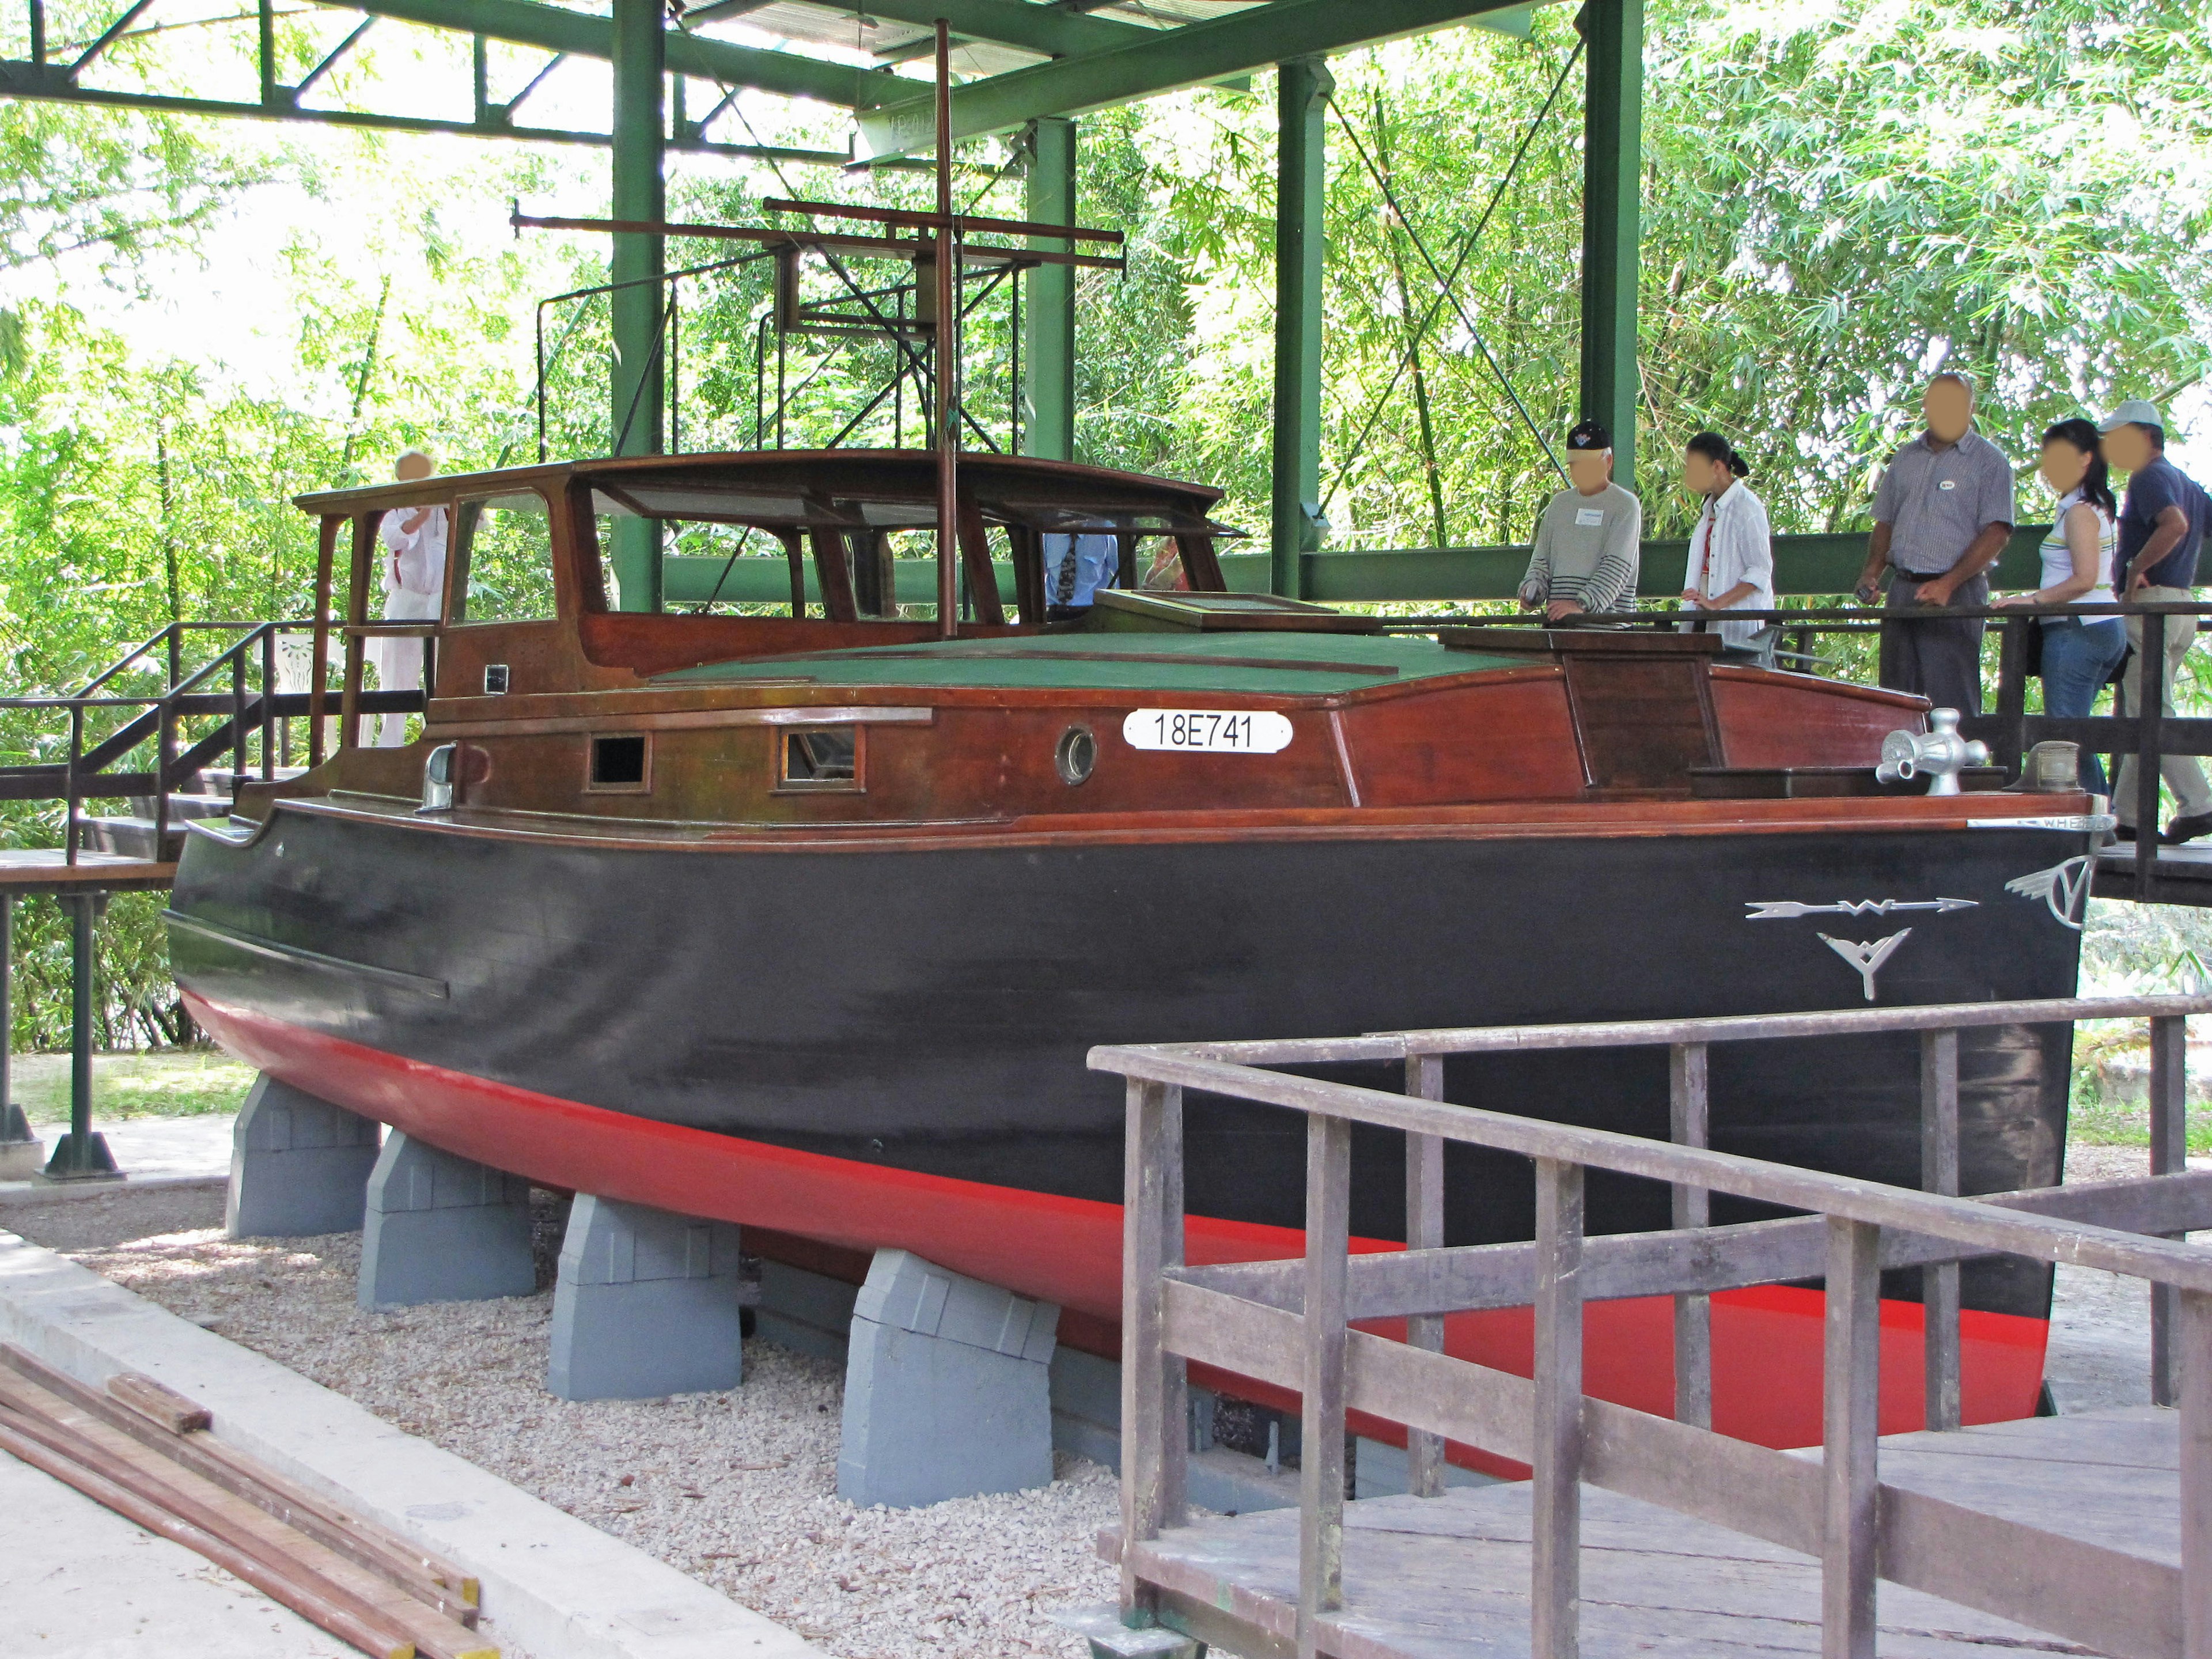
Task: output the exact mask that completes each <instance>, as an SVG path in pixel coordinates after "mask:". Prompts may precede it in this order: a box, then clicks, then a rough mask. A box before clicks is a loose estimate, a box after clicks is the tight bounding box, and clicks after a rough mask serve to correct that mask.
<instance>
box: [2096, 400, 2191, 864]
mask: <svg viewBox="0 0 2212 1659" xmlns="http://www.w3.org/2000/svg"><path fill="white" fill-rule="evenodd" d="M2097 430H2098V431H2100V432H2101V433H2103V434H2104V435H2105V442H2104V453H2105V464H2106V465H2107V466H2110V467H2112V468H2115V469H2117V470H2118V471H2123V472H2125V473H2126V474H2127V475H2128V496H2127V500H2125V501H2123V502H2121V503H2120V526H2119V529H2120V538H2119V539H2120V545H2119V551H2118V554H2117V555H2116V556H2115V559H2114V565H2113V571H2112V588H2113V591H2114V592H2116V593H2118V595H2119V597H2120V598H2121V599H2124V600H2128V601H2131V602H2133V601H2143V602H2148V603H2158V602H2160V601H2164V602H2167V603H2171V604H2175V605H2187V604H2190V603H2191V601H2193V600H2194V599H2196V597H2197V596H2196V594H2195V593H2193V592H2191V589H2192V588H2193V587H2195V586H2196V585H2197V553H2198V552H2199V550H2202V548H2203V544H2204V526H2205V524H2206V521H2207V520H2208V519H2212V501H2208V499H2207V498H2206V496H2205V494H2204V492H2203V490H2202V489H2199V488H2198V487H2197V483H2196V482H2195V480H2193V479H2191V477H2189V476H2188V475H2187V474H2186V473H2185V472H2184V471H2182V470H2181V469H2180V468H2179V467H2178V466H2176V465H2174V464H2173V463H2172V461H2169V460H2167V459H2166V418H2165V416H2162V415H2160V413H2159V411H2158V405H2157V404H2152V403H2146V402H2145V401H2144V400H2143V399H2142V398H2129V399H2128V400H2127V401H2126V402H2125V403H2124V404H2121V405H2120V406H2119V407H2118V409H2116V410H2113V411H2112V414H2111V416H2108V417H2107V418H2106V419H2105V420H2104V421H2102V422H2099V423H2098V427H2097ZM2142 635H2143V619H2142V617H2129V618H2128V643H2129V644H2130V645H2131V646H2133V647H2135V650H2134V652H2133V653H2132V654H2131V655H2130V657H2129V658H2128V665H2127V671H2126V673H2125V676H2124V678H2123V680H2122V682H2121V687H2120V690H2121V697H2120V701H2122V702H2124V703H2125V705H2126V707H2127V708H2128V710H2129V711H2130V712H2132V711H2134V710H2135V709H2137V708H2142V702H2143V697H2144V691H2143V684H2142V672H2143V654H2142ZM2196 637H2197V618H2196V617H2193V616H2176V615H2169V616H2168V617H2166V660H2165V661H2164V662H2162V663H2160V665H2159V683H2160V696H2162V697H2163V699H2164V701H2165V704H2166V713H2167V714H2172V713H2173V674H2174V671H2175V670H2176V669H2178V668H2179V667H2180V666H2181V659H2183V658H2184V657H2185V656H2187V655H2188V654H2189V647H2190V644H2191V641H2193V640H2195V639H2196ZM2135 769H2136V763H2135V757H2133V756H2132V755H2130V756H2128V757H2125V758H2124V759H2123V760H2122V761H2121V762H2120V775H2119V778H2118V781H2116V782H2115V783H2114V784H2113V786H2112V790H2113V793H2112V814H2113V816H2114V817H2117V818H2118V819H2119V821H2120V824H2119V828H2118V830H2117V831H2115V833H2116V834H2117V835H2118V836H2119V837H2120V839H2121V840H2123V841H2133V840H2134V839H2135V838H2136V825H2135V817H2136V778H2135ZM2159 774H2160V776H2162V777H2163V778H2164V779H2165V780H2166V787H2167V788H2169V789H2171V790H2172V791H2173V799H2174V801H2175V804H2176V805H2179V807H2180V809H2181V810H2180V811H2179V812H2178V813H2177V814H2175V816H2174V818H2173V821H2172V823H2169V824H2167V825H2166V835H2165V836H2164V840H2165V841H2166V843H2167V844H2168V845H2169V846H2170V845H2172V844H2173V843H2175V842H2185V841H2191V840H2193V839H2195V838H2196V837H2197V836H2202V835H2204V834H2206V833H2208V832H2212V788H2208V787H2206V786H2205V782H2204V769H2203V767H2201V766H2199V765H2198V764H2197V757H2196V756H2194V755H2166V756H2164V757H2161V758H2160V763H2159Z"/></svg>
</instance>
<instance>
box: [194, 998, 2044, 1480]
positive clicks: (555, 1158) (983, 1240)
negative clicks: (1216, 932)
mask: <svg viewBox="0 0 2212 1659" xmlns="http://www.w3.org/2000/svg"><path fill="white" fill-rule="evenodd" d="M185 1002H186V1004H187V1006H189V1007H190V1008H191V1013H192V1016H193V1018H196V1019H197V1020H198V1021H199V1022H200V1024H202V1025H203V1026H204V1027H205V1028H206V1029H207V1030H209V1031H210V1032H211V1033H213V1034H214V1036H216V1040H217V1041H219V1042H221V1043H222V1046H223V1047H224V1048H227V1049H228V1050H229V1051H230V1052H231V1053H232V1054H235V1055H237V1056H238V1057H239V1058H240V1060H245V1061H246V1063H248V1064H250V1065H252V1066H258V1068H260V1069H261V1070H263V1071H264V1072H267V1073H270V1075H271V1076H273V1077H276V1078H278V1079H282V1080H283V1081H284V1082H286V1083H289V1084H291V1085H294V1086H295V1087H296V1088H299V1089H301V1090H304V1091H306V1092H307V1093H309V1094H312V1095H314V1096H316V1097H319V1098H320V1099H324V1100H327V1101H330V1102H331V1103H333V1104H336V1105H338V1106H343V1107H344V1108H346V1109H348V1110H349V1111H354V1112H358V1113H360V1114H361V1115H363V1116H366V1117H374V1118H376V1119H379V1120H380V1121H383V1122H385V1123H388V1124H390V1125H392V1127H395V1128H398V1129H401V1130H404V1132H405V1133H408V1134H410V1135H412V1136H414V1137H416V1139H421V1140H423V1141H427V1142H428V1143H429V1144H430V1145H432V1146H438V1147H441V1148H443V1149H444V1150H446V1151H447V1152H454V1153H457V1154H459V1156H461V1157H463V1158H474V1159H476V1160H477V1162H479V1163H482V1164H489V1165H491V1166H493V1167H495V1168H497V1169H501V1170H507V1171H508V1172H509V1173H511V1174H514V1175H520V1176H527V1177H528V1178H530V1179H531V1180H532V1181H534V1182H539V1183H541V1184H543V1185H545V1186H549V1187H559V1188H567V1189H569V1190H572V1191H579V1192H589V1193H594V1194H599V1195H600V1196H602V1197H605V1198H612V1199H618V1200H626V1201H629V1202H631V1203H636V1204H647V1205H652V1206H656V1207H658V1208H661V1209H665V1210H671V1211H674V1212H678V1213H680V1214H684V1215H696V1216H702V1217H708V1218H713V1219H716V1220H723V1221H732V1222H736V1223H738V1224H740V1225H745V1226H750V1227H756V1228H766V1229H769V1230H772V1231H777V1232H783V1233H789V1234H793V1235H795V1236H797V1237H800V1238H806V1239H813V1240H817V1241H819V1242H820V1243H825V1244H829V1245H832V1246H836V1247H840V1248H842V1249H851V1250H858V1251H869V1250H873V1249H883V1248H889V1249H907V1250H912V1251H914V1252H915V1254H916V1255H921V1256H922V1257H925V1258H926V1259H927V1260H929V1261H934V1262H937V1263H939V1265H940V1266H943V1267H948V1268H951V1270H952V1271H954V1272H956V1273H967V1274H969V1275H970V1276H971V1277H973V1278H976V1279H982V1280H984V1281H986V1282H987V1283H989V1284H993V1285H1003V1286H1005V1287H1006V1289H1009V1290H1012V1291H1018V1292H1019V1293H1021V1294H1022V1295H1024V1296H1033V1297H1040V1298H1042V1299H1043V1300H1046V1301H1049V1302H1055V1303H1058V1304H1060V1305H1061V1306H1062V1307H1064V1308H1067V1309H1072V1310H1077V1311H1078V1312H1079V1313H1082V1314H1085V1315H1087V1316H1090V1318H1088V1319H1085V1320H1084V1321H1081V1322H1074V1321H1070V1322H1066V1324H1064V1325H1063V1328H1062V1336H1063V1340H1070V1341H1071V1342H1073V1344H1074V1345H1075V1346H1081V1347H1085V1348H1097V1349H1100V1350H1103V1352H1106V1353H1107V1355H1108V1357H1109V1358H1110V1357H1112V1356H1113V1346H1114V1344H1113V1328H1114V1326H1115V1323H1116V1322H1118V1320H1119V1318H1120V1316H1121V1206H1119V1205H1115V1204H1101V1203H1097V1202H1094V1201H1091V1200H1085V1199H1071V1198H1059V1197H1054V1196H1053V1195H1052V1194H1045V1193H1035V1192H1027V1191H1023V1190H1020V1189H1018V1188H1010V1187H998V1186H988V1185H985V1184H982V1183H980V1182H964V1181H953V1180H948V1179H946V1178H945V1177H943V1176H927V1175H918V1174H915V1173H913V1172H911V1171H908V1170H890V1169H883V1168H878V1167H876V1166H872V1165H869V1164H857V1163H854V1162H852V1161H850V1160H848V1159H843V1158H825V1157H823V1156H821V1155H819V1154H817V1153H812V1152H794V1151H791V1150H789V1149H787V1148H784V1147H780V1146H767V1145H764V1144H763V1143H761V1142H758V1141H751V1140H744V1139H738V1138H736V1137H734V1136H730V1135H723V1134H715V1133H708V1132H707V1131H704V1130H699V1129H690V1128H684V1127H679V1126H677V1125H673V1124H667V1123H657V1122H654V1121H651V1120H649V1119H646V1118H641V1117H633V1116H630V1115H627V1114H624V1113H621V1112H611V1111H607V1110H605V1109H602V1108H599V1107H595V1106H586V1105H581V1104H579V1103H576V1102H574V1101H568V1100H562V1099H560V1098H557V1097H554V1096H550V1095H543V1094H537V1093H533V1092H532V1091H529V1090H526V1089H518V1088H513V1087H510V1086H508V1085H503V1084H499V1083H493V1082H488V1081H486V1080H485V1079H482V1078H477V1077H471V1076H470V1075H468V1074H467V1073H461V1072H454V1071H450V1070H447V1069H445V1068H443V1067H440V1066H428V1065H424V1064H422V1063H421V1062H418V1061H415V1060H404V1059H402V1058H400V1057H398V1056H397V1055H393V1054H386V1053H383V1052H381V1051H380V1050H377V1049H374V1048H364V1047H362V1046H361V1045H360V1044H357V1043H352V1042H345V1041H343V1039H341V1038H337V1037H332V1036H325V1035H323V1034H321V1033H319V1032H314V1031H309V1030H302V1029H301V1028H299V1027H297V1026H293V1025H289V1024H284V1023H283V1022H281V1021H277V1020H273V1019H270V1018H268V1017H267V1016H265V1015H263V1014H259V1013H257V1012H253V1011H252V1010H250V1009H246V1008H241V1007H238V1006H226V1005H222V1004H216V1003H213V1002H210V1001H209V1000H206V999H204V998H202V997H198V996H196V995H193V994H190V993H187V994H186V995H185ZM1352 1248H1353V1249H1355V1250H1360V1251H1379V1250H1395V1249H1401V1248H1402V1246H1401V1245H1399V1244H1397V1243H1394V1242H1391V1241H1389V1240H1381V1239H1355V1240H1354V1241H1353V1243H1352ZM1185 1249H1186V1251H1187V1253H1188V1258H1189V1260H1190V1261H1193V1262H1194V1263H1198V1264H1203V1265H1211V1264H1212V1263H1217V1262H1226V1261H1271V1260H1280V1259H1283V1258H1285V1257H1295V1256H1299V1255H1304V1249H1305V1244H1304V1236H1303V1234H1301V1233H1299V1232H1298V1231H1295V1230H1292V1229H1289V1228H1283V1227H1267V1226H1259V1225H1252V1224H1248V1223H1243V1222H1236V1221H1225V1220H1222V1219H1219V1218H1213V1217H1208V1216H1200V1215H1194V1216H1191V1217H1190V1218H1189V1219H1188V1224H1187V1225H1186V1228H1185ZM1822 1304H1823V1297H1822V1294H1821V1292H1820V1291H1814V1290H1802V1289H1794V1288H1790V1287H1788V1286H1782V1285H1767V1286H1762V1287H1759V1288H1758V1289H1754V1290H1747V1291H1728V1292H1724V1293H1723V1294H1722V1295H1719V1296H1716V1297H1714V1298H1713V1320H1712V1325H1713V1414H1714V1421H1715V1425H1716V1426H1717V1427H1718V1428H1719V1429H1721V1430H1722V1431H1723V1432H1725V1433H1728V1434H1731V1435H1735V1436H1736V1437H1739V1438H1741V1439H1745V1440H1750V1441H1754V1442H1757V1443H1759V1444H1762V1445H1767V1446H1778V1447H1787V1446H1805V1445H1813V1444H1816V1443H1819V1441H1820V1363H1821V1322H1822ZM1094 1321H1096V1322H1103V1328H1101V1327H1099V1326H1096V1325H1094V1324H1093V1322H1094ZM1584 1322H1585V1329H1586V1332H1587V1338H1586V1348H1585V1355H1584V1359H1583V1386H1584V1387H1585V1388H1586V1389H1588V1390H1589V1392H1590V1393H1591V1394H1593V1395H1596V1396H1598V1397H1599V1398H1601V1399H1605V1400H1610V1401H1615V1402H1617V1403H1618V1404H1620V1405H1624V1406H1629V1407H1634V1408H1635V1409H1637V1410H1639V1411H1646V1412H1652V1413H1657V1414H1660V1415H1662V1416H1664V1415H1671V1414H1672V1412H1673V1408H1674V1407H1673V1402H1674V1309H1673V1304H1672V1301H1671V1299H1670V1298H1668V1297H1634V1298H1631V1299H1628V1300H1624V1301H1613V1302H1599V1303H1593V1304H1590V1306H1589V1309H1588V1310H1587V1311H1586V1313H1585V1315H1584ZM1071 1327H1074V1328H1071ZM1085 1327H1088V1329H1085ZM1375 1328H1376V1329H1379V1330H1383V1331H1386V1332H1387V1331H1388V1330H1389V1324H1388V1322H1382V1323H1378V1325H1377V1326H1376V1327H1375ZM1922 1330H1923V1324H1922V1317H1921V1310H1920V1307H1919V1305H1918V1304H1916V1303H1902V1302H1886V1303H1884V1304H1882V1310H1881V1431H1882V1432H1883V1433H1885V1434H1892V1433H1898V1432H1901V1431H1907V1430H1913V1429H1918V1428H1921V1427H1923V1425H1924V1420H1925V1410H1926V1406H1925V1396H1924V1395H1923V1387H1922V1367H1921V1347H1922V1342H1921V1334H1922ZM2047 1333H2048V1327H2047V1325H2046V1323H2045V1322H2044V1321H2042V1320H2039V1319H2029V1318H2023V1317H2021V1316H2018V1315H2014V1314H1998V1313H1984V1312H1978V1311H1972V1310H1969V1311H1968V1312H1967V1313H1966V1315H1965V1316H1963V1318H1962V1320H1961V1331H1960V1348H1961V1358H1960V1364H1961V1372H1962V1376H1961V1383H1962V1390H1963V1400H1964V1409H1965V1417H1966V1421H1967V1422H1969V1423H1994V1422H2002V1421H2006V1420H2008V1419H2014V1418H2020V1417H2026V1416H2028V1415H2030V1414H2031V1413H2033V1411H2034V1409H2035V1402H2036V1395H2037V1392H2038V1390H2039V1388H2040V1387H2041V1384H2042V1379H2043V1357H2044V1344H2045V1337H2046V1335H2047ZM1445 1346H1446V1348H1447V1350H1448V1351H1449V1352H1450V1353H1452V1354H1453V1355H1455V1357H1457V1358H1462V1359H1468V1360H1473V1361H1475V1362H1477V1363H1479V1364H1485V1365H1491V1366H1495V1367H1497V1368H1498V1369H1500V1370H1509V1371H1513V1372H1516V1373H1518V1374H1519V1375H1521V1376H1528V1375H1529V1374H1530V1372H1531V1370H1532V1366H1533V1361H1532V1354H1533V1346H1534V1327H1533V1319H1532V1316H1531V1314H1530V1312H1529V1310H1527V1309H1520V1308H1516V1309H1504V1310H1498V1311H1494V1312H1488V1313H1474V1314H1455V1315H1453V1316H1450V1317H1449V1319H1447V1321H1446V1322H1445ZM1237 1392H1239V1393H1243V1394H1247V1395H1250V1396H1251V1397H1253V1398H1255V1399H1259V1400H1262V1401H1268V1402H1269V1403H1279V1402H1280V1401H1281V1400H1282V1398H1283V1397H1282V1396H1281V1395H1279V1391H1277V1390H1275V1389H1268V1388H1265V1387H1261V1386H1255V1385H1250V1384H1247V1385H1244V1386H1243V1387H1241V1388H1239V1389H1237ZM1363 1426H1364V1427H1369V1428H1371V1429H1372V1430H1373V1431H1379V1432H1383V1433H1385V1434H1387V1435H1388V1436H1389V1437H1390V1438H1394V1439H1401V1438H1402V1435H1401V1434H1399V1433H1397V1432H1395V1431H1391V1430H1389V1428H1388V1427H1387V1426H1385V1425H1363ZM1464 1461H1466V1462H1468V1463H1470V1464H1472V1465H1474V1466H1476V1467H1482V1468H1496V1469H1498V1470H1499V1471H1500V1472H1504V1471H1506V1470H1509V1469H1511V1468H1513V1467H1514V1466H1511V1465H1507V1464H1503V1463H1500V1462H1498V1460H1496V1459H1493V1458H1492V1457H1490V1456H1488V1455H1486V1454H1482V1453H1477V1452H1474V1451H1472V1449H1469V1450H1468V1455H1466V1457H1465V1460H1464Z"/></svg>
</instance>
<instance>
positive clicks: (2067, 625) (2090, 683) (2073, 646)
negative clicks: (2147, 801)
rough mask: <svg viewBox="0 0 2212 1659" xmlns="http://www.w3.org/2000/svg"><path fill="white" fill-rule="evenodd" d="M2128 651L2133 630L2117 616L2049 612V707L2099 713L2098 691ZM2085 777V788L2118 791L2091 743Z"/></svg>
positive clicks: (2086, 752)
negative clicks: (2077, 617) (2099, 618)
mask: <svg viewBox="0 0 2212 1659" xmlns="http://www.w3.org/2000/svg"><path fill="white" fill-rule="evenodd" d="M2127 651H2128V633H2127V629H2125V628H2124V627H2122V626H2121V625H2120V619H2119V618H2118V617H2114V618H2113V619H2112V621H2110V622H2099V623H2080V622H2074V621H2071V620H2057V619H2053V618H2051V617H2045V619H2044V623H2043V712H2044V713H2045V714H2060V715H2066V716H2069V717H2072V716H2078V715H2082V714H2091V713H2093V712H2094V710H2095V708H2096V705H2097V693H2098V692H2099V691H2100V690H2102V689H2103V687H2104V684H2105V682H2106V680H2108V679H2110V678H2112V671H2113V670H2114V669H2115V668H2118V666H2119V665H2120V659H2121V658H2122V657H2124V656H2125V655H2126V654H2127ZM2081 787H2082V788H2084V789H2086V790H2087V791H2088V792H2089V793H2091V794H2093V795H2109V794H2111V793H2112V790H2111V789H2110V788H2108V787H2106V783H2105V763H2104V762H2103V761H2102V760H2101V759H2100V758H2099V757H2097V756H2096V755H2094V754H2093V753H2091V752H2090V750H2088V749H2087V748H2086V747H2085V748H2084V749H2083V750H2081Z"/></svg>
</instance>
